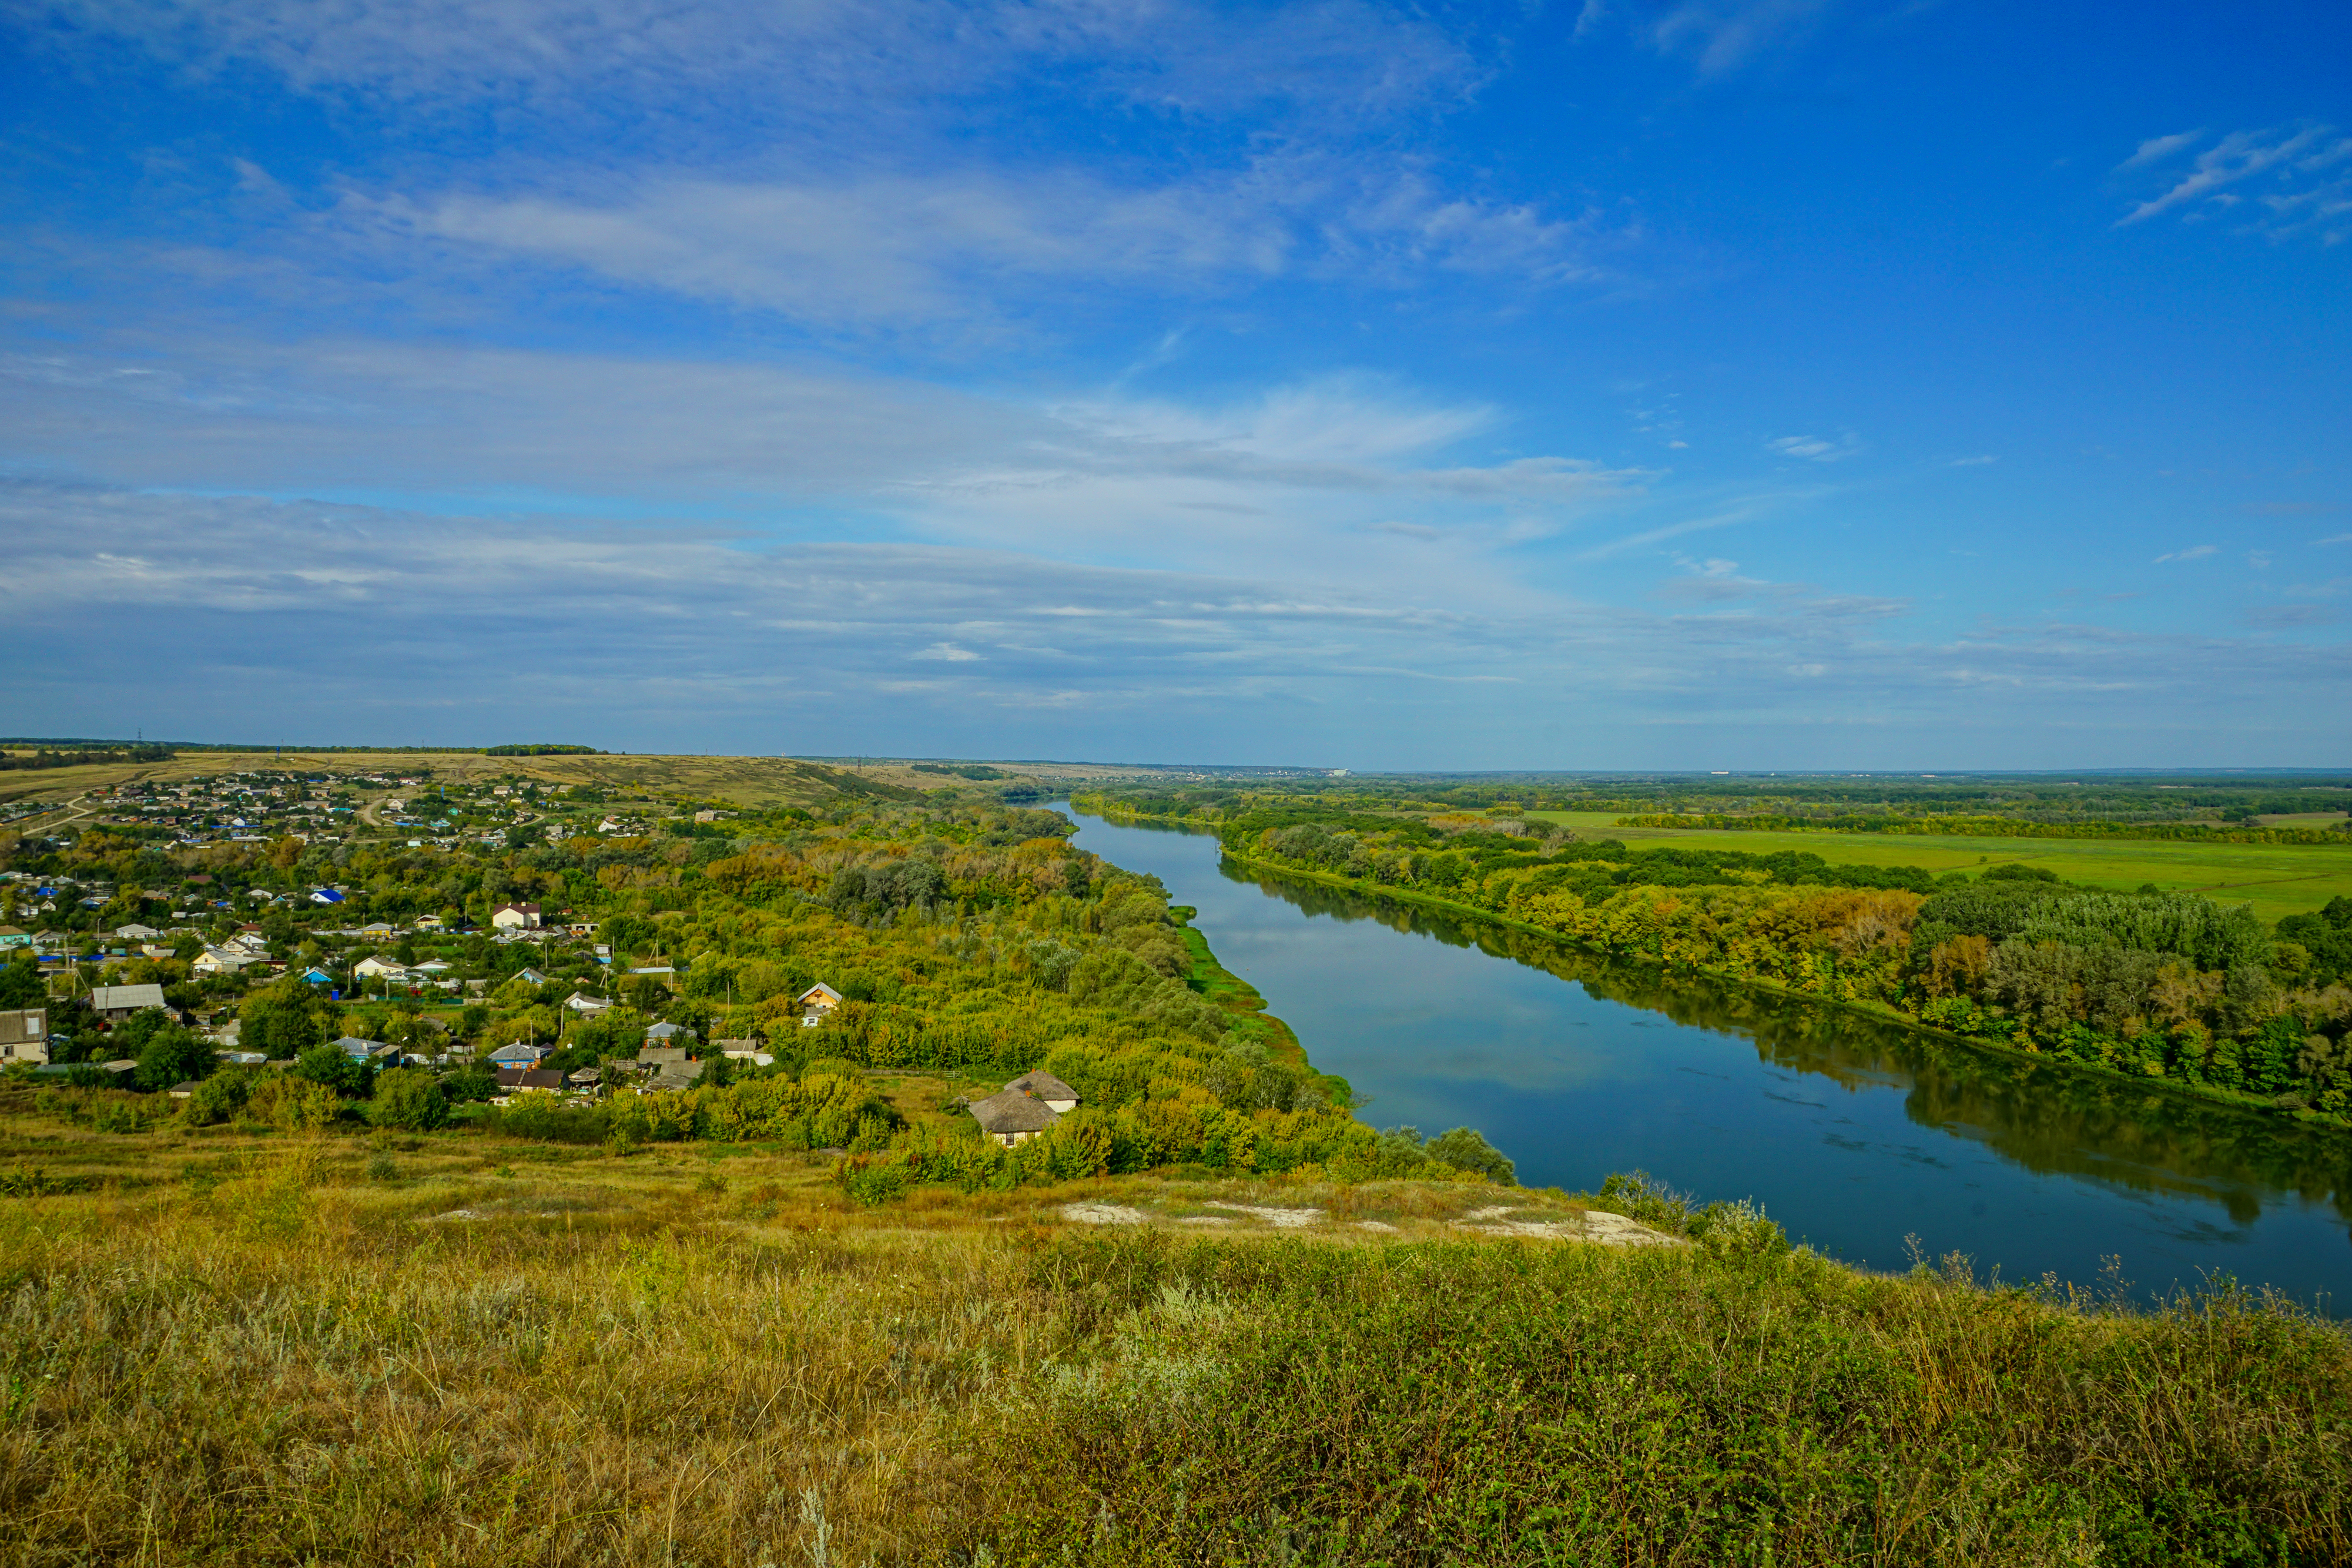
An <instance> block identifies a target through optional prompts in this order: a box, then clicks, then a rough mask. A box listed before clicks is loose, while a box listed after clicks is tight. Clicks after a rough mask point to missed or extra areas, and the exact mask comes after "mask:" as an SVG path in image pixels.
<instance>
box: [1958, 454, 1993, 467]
mask: <svg viewBox="0 0 2352 1568" xmlns="http://www.w3.org/2000/svg"><path fill="white" fill-rule="evenodd" d="M1998 462H2000V458H1995V457H1990V456H1987V457H1982V458H1953V459H1952V465H1951V466H1952V467H1953V468H1982V467H1984V466H1985V465H1986V464H1987V463H1998Z"/></svg>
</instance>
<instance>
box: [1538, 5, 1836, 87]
mask: <svg viewBox="0 0 2352 1568" xmlns="http://www.w3.org/2000/svg"><path fill="white" fill-rule="evenodd" d="M1830 9H1831V0H1665V3H1664V4H1663V5H1655V4H1648V5H1645V4H1638V3H1635V4H1627V3H1625V0H1584V6H1583V8H1582V10H1581V11H1580V12H1579V13H1578V15H1577V19H1576V34H1577V37H1587V36H1588V35H1590V34H1591V33H1593V32H1594V31H1595V30H1597V29H1598V28H1599V27H1601V26H1602V25H1603V24H1605V23H1607V22H1609V21H1611V20H1612V19H1614V18H1616V17H1619V16H1622V17H1623V18H1624V19H1625V22H1626V24H1627V25H1628V26H1632V27H1633V30H1634V32H1635V34H1636V36H1638V37H1641V38H1643V40H1644V41H1645V42H1646V43H1648V44H1649V45H1650V47H1653V48H1654V49H1656V50H1657V51H1658V52H1659V53H1660V54H1670V55H1680V56H1684V57H1685V58H1689V59H1690V60H1691V61H1692V63H1693V64H1694V65H1696V67H1697V68H1698V72H1699V74H1700V75H1702V76H1725V75H1728V74H1729V73H1731V72H1733V71H1736V70H1738V69H1739V68H1742V67H1744V66H1748V65H1750V64H1753V63H1755V62H1756V61H1757V60H1758V59H1759V58H1762V57H1763V56H1765V55H1767V54H1769V53H1770V52H1772V51H1774V50H1778V49H1781V48H1785V47H1789V46H1790V45H1791V44H1794V43H1796V42H1797V41H1799V40H1800V39H1801V38H1802V37H1804V36H1805V34H1806V33H1807V32H1809V31H1810V30H1811V28H1812V26H1814V24H1815V23H1817V22H1819V21H1820V20H1821V18H1822V16H1824V15H1826V14H1827V13H1828V11H1829V10H1830Z"/></svg>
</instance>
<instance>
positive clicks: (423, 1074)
mask: <svg viewBox="0 0 2352 1568" xmlns="http://www.w3.org/2000/svg"><path fill="white" fill-rule="evenodd" d="M368 1120H369V1121H373V1122H374V1123H375V1124H376V1125H377V1126H378V1127H400V1128H405V1129H406V1130H407V1131H411V1132H430V1131H433V1129H435V1128H436V1127H439V1126H441V1125H443V1124H444V1123H445V1122H446V1121H448V1120H449V1101H448V1099H447V1097H446V1096H445V1095H443V1094H442V1092H441V1085H440V1084H439V1083H438V1082H436V1080H435V1079H434V1077H433V1075H432V1074H431V1073H429V1072H427V1071H425V1069H424V1068H393V1069H392V1070H391V1071H390V1072H388V1073H385V1074H383V1076H382V1077H380V1078H378V1079H376V1080H375V1095H374V1098H373V1099H372V1100H370V1101H369V1102H368Z"/></svg>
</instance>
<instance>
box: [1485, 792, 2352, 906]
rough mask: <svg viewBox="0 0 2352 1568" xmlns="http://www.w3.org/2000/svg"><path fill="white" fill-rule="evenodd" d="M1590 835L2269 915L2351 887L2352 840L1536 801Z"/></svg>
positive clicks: (1547, 815) (1539, 814)
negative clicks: (2259, 840) (1801, 826)
mask: <svg viewBox="0 0 2352 1568" xmlns="http://www.w3.org/2000/svg"><path fill="white" fill-rule="evenodd" d="M1527 815H1528V816H1530V817H1534V818H1538V819H1540V820H1542V821H1546V822H1556V823H1559V825H1561V826H1564V827H1568V828H1570V829H1571V830H1573V831H1574V832H1575V833H1576V834H1577V836H1578V837H1582V838H1617V839H1622V840H1623V841H1624V842H1625V844H1626V845H1628V846H1629V847H1636V848H1642V847H1661V846H1664V845H1667V844H1675V845H1684V846H1688V847H1696V848H1707V849H1740V850H1745V851H1747V852H1748V853H1749V854H1754V855H1769V854H1774V853H1778V852H1780V851H1783V850H1796V851H1799V852H1801V853H1803V854H1809V855H1819V856H1821V857H1822V858H1823V859H1825V860H1830V861H1833V862H1836V863H1838V864H1841V865H1855V866H1917V867H1920V868H1923V869H1925V870H1927V871H1928V872H1931V873H1933V874H1936V875H1941V874H1942V873H1944V872H1947V871H1968V872H1970V873H1974V872H1977V871H1979V870H1981V869H1982V868H1985V867H1986V866H1990V865H2003V864H2008V863H2010V862H2012V861H2013V862H2016V863H2018V864H2021V865H2027V866H2033V867H2037V868H2041V869H2042V870H2046V871H2049V872H2051V873H2052V874H2053V875H2054V876H2056V877H2057V878H2058V879H2060V880H2062V881H2067V882H2080V883H2083V884H2084V885H2086V886H2089V887H2094V888H2102V889H2111V890H2113V891H2116V892H2132V891H2135V890H2137V889H2139V888H2140V887H2142V886H2144V885H2146V884H2148V883H2151V882H2152V883H2154V884H2155V885H2156V886H2157V887H2158V888H2159V889H2162V890H2163V891H2165V892H2168V893H2170V892H2184V893H2204V894H2207V895H2209V896H2210V897H2212V898H2214V899H2217V900H2222V901H2225V902H2229V903H2244V904H2248V905H2251V906H2252V909H2253V911H2254V913H2255V914H2256V915H2258V916H2259V917H2261V918H2262V919H2263V921H2277V920H2278V919H2279V918H2280V917H2282V916H2284V915H2298V914H2307V913H2310V912H2312V911H2313V910H2318V909H2320V908H2322V907H2324V906H2325V905H2326V902H2327V900H2330V899H2335V898H2341V897H2344V896H2345V895H2347V894H2352V845H2347V847H2343V848H2336V847H2332V846H2305V845H2280V844H2195V843H2174V842H2163V841H2149V842H2138V841H2132V840H2124V841H2121V842H2113V843H2110V842H2105V841H2102V840H2096V839H2067V838H1969V837H1939V836H1934V835H1918V836H1913V835H1909V834H1906V835H1904V836H1903V837H1888V836H1886V835H1884V834H1872V833H1837V832H1821V833H1815V832H1802V833H1725V832H1717V831H1711V830H1708V829H1706V828H1672V827H1620V826H1617V820H1618V817H1619V816H1621V815H1622V814H1621V813H1617V812H1605V811H1530V812H1528V814H1527Z"/></svg>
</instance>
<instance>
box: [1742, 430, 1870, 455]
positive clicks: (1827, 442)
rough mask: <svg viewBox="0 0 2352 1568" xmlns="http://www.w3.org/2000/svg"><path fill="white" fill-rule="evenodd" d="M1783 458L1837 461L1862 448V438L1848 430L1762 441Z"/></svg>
mask: <svg viewBox="0 0 2352 1568" xmlns="http://www.w3.org/2000/svg"><path fill="white" fill-rule="evenodd" d="M1764 444H1765V445H1766V446H1767V447H1770V448H1771V449H1772V450H1773V451H1775V452H1778V453H1780V455H1781V456H1782V457H1784V458H1803V459H1804V460H1805V461H1807V462H1809V463H1838V462H1843V461H1844V460H1845V459H1846V458H1851V457H1853V456H1854V455H1855V454H1857V453H1859V452H1860V451H1861V450H1862V440H1861V438H1860V437H1857V436H1855V435H1854V434H1853V431H1851V430H1849V431H1847V432H1846V433H1845V434H1844V435H1843V436H1838V437H1826V436H1782V437H1778V438H1776V439H1774V440H1770V441H1767V442H1766V443H1764Z"/></svg>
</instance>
